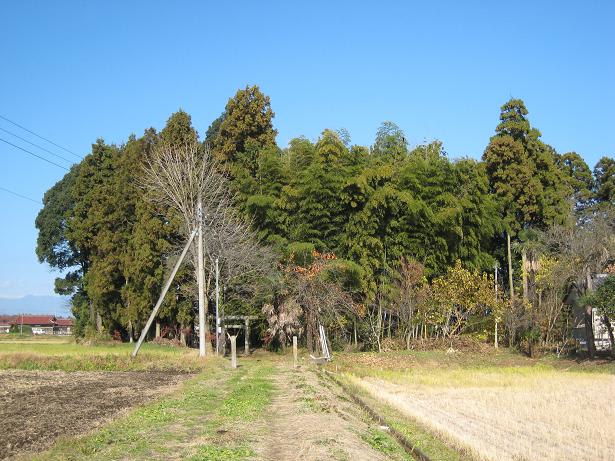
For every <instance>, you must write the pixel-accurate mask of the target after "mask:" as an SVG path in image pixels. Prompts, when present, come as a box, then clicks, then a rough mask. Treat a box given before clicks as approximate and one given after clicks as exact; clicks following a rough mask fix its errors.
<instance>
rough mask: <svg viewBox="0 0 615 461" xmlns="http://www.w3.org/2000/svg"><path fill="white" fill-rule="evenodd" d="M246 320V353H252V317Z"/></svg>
mask: <svg viewBox="0 0 615 461" xmlns="http://www.w3.org/2000/svg"><path fill="white" fill-rule="evenodd" d="M245 322H246V326H245V335H244V336H245V341H244V346H245V354H246V355H250V319H249V318H246V320H245Z"/></svg>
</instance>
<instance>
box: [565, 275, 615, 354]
mask: <svg viewBox="0 0 615 461" xmlns="http://www.w3.org/2000/svg"><path fill="white" fill-rule="evenodd" d="M607 276H608V274H596V275H594V276H593V277H592V282H593V286H594V289H596V288H598V287H599V286H600V285H602V283H604V280H605V279H606V277H607ZM580 297H581V293H580V290H579V289H578V288H576V287H575V288H573V290H571V292H570V293H569V295H568V297H567V298H566V303H567V304H570V305H571V306H572V307H573V312H574V325H573V330H572V337H573V338H574V339H576V341H577V343H578V344H579V346H581V348H582V349H583V350H587V335H586V333H585V316H584V312H585V310H584V308H582V307H581V306H580V305H579V298H580ZM591 318H592V325H593V329H594V343H595V345H596V350H598V351H606V350H609V349H610V348H611V341H610V339H609V332H608V330H607V328H606V326H605V325H604V322H603V321H602V318H601V316H600V315H598V311H597V309H596V308H595V307H594V308H592V315H591ZM613 330H614V331H615V325H613Z"/></svg>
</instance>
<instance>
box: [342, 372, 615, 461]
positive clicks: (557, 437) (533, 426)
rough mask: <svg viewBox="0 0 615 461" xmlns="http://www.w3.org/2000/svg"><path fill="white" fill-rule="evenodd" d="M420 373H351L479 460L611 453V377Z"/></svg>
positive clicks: (614, 424) (614, 418)
mask: <svg viewBox="0 0 615 461" xmlns="http://www.w3.org/2000/svg"><path fill="white" fill-rule="evenodd" d="M417 371H418V372H417ZM417 371H415V372H414V373H412V372H410V373H407V374H404V375H401V374H400V375H397V376H391V378H390V379H381V378H377V377H363V378H358V377H354V378H351V379H352V381H353V382H354V383H355V384H356V385H358V386H359V387H362V388H363V389H364V390H366V391H368V392H369V393H370V394H371V395H372V396H374V397H377V398H378V399H380V400H381V401H383V402H385V403H387V404H389V405H391V406H393V407H395V408H396V409H397V410H399V411H400V412H401V413H403V414H405V415H407V416H409V417H411V418H412V419H414V420H417V421H419V422H420V423H422V424H423V425H424V426H426V427H428V428H430V429H432V430H433V431H434V432H436V433H438V434H440V435H441V436H442V437H443V438H444V439H446V440H449V441H450V442H451V444H452V445H453V446H457V447H459V448H461V449H464V450H467V451H469V452H471V453H473V454H474V457H476V458H477V459H485V460H497V461H520V460H528V461H529V460H537V461H556V460H557V461H559V460H562V459H592V460H594V461H599V460H604V461H608V460H612V459H613V450H614V448H613V447H615V406H613V405H611V404H610V402H613V401H615V376H613V375H609V374H597V373H577V372H565V371H558V370H549V369H539V368H538V369H531V370H527V369H523V368H521V369H519V370H515V369H506V368H504V369H501V370H493V369H490V370H476V369H474V370H456V371H455V372H452V373H451V372H447V371H442V372H438V373H428V374H426V375H423V376H421V373H420V371H419V370H417Z"/></svg>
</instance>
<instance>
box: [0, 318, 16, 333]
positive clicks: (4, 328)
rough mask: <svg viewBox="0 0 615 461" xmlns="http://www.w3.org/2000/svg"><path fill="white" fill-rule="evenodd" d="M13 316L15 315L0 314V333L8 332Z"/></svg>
mask: <svg viewBox="0 0 615 461" xmlns="http://www.w3.org/2000/svg"><path fill="white" fill-rule="evenodd" d="M15 318H16V316H15V315H0V333H8V332H9V330H10V329H11V325H12V324H13V322H14V320H15Z"/></svg>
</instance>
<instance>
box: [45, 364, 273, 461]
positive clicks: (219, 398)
mask: <svg viewBox="0 0 615 461" xmlns="http://www.w3.org/2000/svg"><path fill="white" fill-rule="evenodd" d="M274 373H275V369H274V368H273V367H270V366H267V365H266V364H260V363H257V362H247V361H246V364H245V365H243V366H242V367H241V368H239V369H237V370H231V369H230V368H229V366H228V362H227V361H225V360H215V359H210V360H209V364H208V366H207V367H206V369H205V371H203V372H202V373H201V374H199V375H198V376H197V377H195V378H193V379H191V380H189V381H188V382H186V383H184V385H183V386H182V388H181V389H180V390H178V391H177V392H175V393H174V394H172V395H170V396H168V397H166V398H163V399H161V400H159V401H157V402H155V403H152V404H149V405H146V406H144V407H142V408H139V409H137V410H134V411H133V412H131V413H130V414H128V415H126V416H124V417H121V418H120V419H118V420H116V421H113V422H111V423H109V424H107V425H106V426H105V427H103V428H102V429H99V430H96V431H95V432H93V433H92V434H90V435H86V436H82V437H78V438H71V439H65V440H60V441H58V442H57V443H56V444H55V445H54V446H53V447H52V448H51V449H50V450H49V451H47V452H45V453H42V454H40V455H39V456H36V457H34V459H36V460H56V459H57V460H59V459H62V460H110V459H131V460H138V459H147V460H150V459H188V460H191V461H208V460H241V459H246V458H249V457H251V456H252V455H253V454H254V453H253V451H252V449H251V447H249V446H246V445H245V442H244V440H243V438H242V437H241V432H240V431H239V430H238V429H239V428H241V426H242V425H245V423H246V422H248V421H250V420H252V419H254V418H255V417H256V416H257V415H258V414H259V413H260V412H261V411H262V410H263V409H264V407H265V406H267V405H268V404H269V403H270V401H271V398H272V394H273V392H274V388H273V384H272V377H273V374H274Z"/></svg>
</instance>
